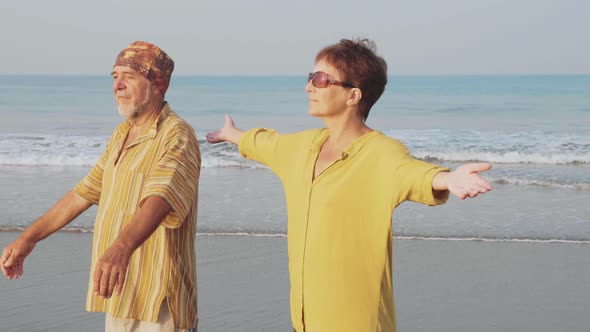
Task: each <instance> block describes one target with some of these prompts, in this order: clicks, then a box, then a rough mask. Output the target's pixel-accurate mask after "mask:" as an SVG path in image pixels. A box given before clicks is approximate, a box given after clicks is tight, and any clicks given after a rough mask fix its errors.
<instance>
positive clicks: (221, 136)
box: [206, 115, 244, 144]
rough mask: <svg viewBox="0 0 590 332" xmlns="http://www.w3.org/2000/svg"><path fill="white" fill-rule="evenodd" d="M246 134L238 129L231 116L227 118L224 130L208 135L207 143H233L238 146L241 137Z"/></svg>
mask: <svg viewBox="0 0 590 332" xmlns="http://www.w3.org/2000/svg"><path fill="white" fill-rule="evenodd" d="M243 133H244V132H243V131H242V130H240V129H238V128H236V126H235V124H234V120H232V118H231V117H230V116H229V115H226V116H225V123H224V125H223V128H221V129H218V130H216V131H213V132H210V133H208V134H207V136H206V137H207V142H209V143H220V142H226V141H227V142H231V143H234V144H238V141H239V140H240V137H241V136H242V134H243Z"/></svg>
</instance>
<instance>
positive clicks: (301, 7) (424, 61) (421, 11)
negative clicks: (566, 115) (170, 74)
mask: <svg viewBox="0 0 590 332" xmlns="http://www.w3.org/2000/svg"><path fill="white" fill-rule="evenodd" d="M588 13H590V1H588V0H509V1H508V0H445V1H443V0H405V1H399V0H378V1H377V0H376V1H370V0H367V1H349V0H339V1H334V0H328V1H321V0H292V1H284V0H248V1H245V0H243V1H238V0H235V1H226V0H168V1H154V0H141V1H138V0H122V1H121V0H117V1H115V0H97V1H84V0H50V1H48V0H20V1H15V0H4V1H1V2H0V31H2V32H1V33H0V45H1V49H0V52H1V54H2V57H1V58H0V59H1V60H0V75H10V74H64V75H77V74H91V75H103V74H106V75H108V74H110V70H111V68H112V64H113V62H114V59H115V57H116V56H117V54H118V53H119V51H120V50H121V49H122V48H124V47H125V46H126V45H128V44H130V43H131V42H133V41H135V40H145V41H149V42H152V43H154V44H156V45H158V46H160V47H161V48H162V49H163V50H164V51H166V52H167V53H168V54H169V55H170V56H171V57H172V58H173V59H174V61H175V63H176V69H175V72H174V73H175V75H248V76H250V75H265V76H266V75H305V73H307V72H309V71H310V70H311V69H312V67H313V64H314V63H313V62H314V57H315V54H316V53H317V52H318V51H319V50H320V49H321V48H323V47H324V46H327V45H329V44H333V43H336V42H338V41H339V40H340V39H342V38H358V37H365V38H370V39H372V40H374V41H375V42H376V44H377V51H378V53H379V54H380V55H381V56H383V57H384V58H385V60H386V61H387V63H388V65H389V74H390V75H521V74H522V75H528V74H590V19H588V15H589V14H588Z"/></svg>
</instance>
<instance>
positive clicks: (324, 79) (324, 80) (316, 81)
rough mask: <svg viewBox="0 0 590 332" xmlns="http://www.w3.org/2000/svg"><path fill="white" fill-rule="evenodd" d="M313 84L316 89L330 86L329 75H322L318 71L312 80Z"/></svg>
mask: <svg viewBox="0 0 590 332" xmlns="http://www.w3.org/2000/svg"><path fill="white" fill-rule="evenodd" d="M311 84H313V86H315V87H316V88H325V87H327V86H328V75H327V74H326V73H322V72H321V71H317V72H315V73H313V76H312V78H311Z"/></svg>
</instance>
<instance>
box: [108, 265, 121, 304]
mask: <svg viewBox="0 0 590 332" xmlns="http://www.w3.org/2000/svg"><path fill="white" fill-rule="evenodd" d="M118 275H119V273H117V272H115V271H113V272H111V275H110V277H109V282H108V285H107V294H106V297H107V298H110V297H111V296H112V295H113V290H114V289H115V285H116V284H117V280H118V278H117V276H118Z"/></svg>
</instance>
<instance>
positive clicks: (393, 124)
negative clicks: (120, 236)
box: [0, 75, 590, 243]
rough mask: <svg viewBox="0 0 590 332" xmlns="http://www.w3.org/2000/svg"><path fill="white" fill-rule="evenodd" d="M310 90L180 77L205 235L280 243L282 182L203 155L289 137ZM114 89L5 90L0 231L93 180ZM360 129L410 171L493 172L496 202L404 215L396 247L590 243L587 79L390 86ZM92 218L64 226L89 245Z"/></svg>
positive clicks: (34, 85)
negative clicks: (484, 168)
mask: <svg viewBox="0 0 590 332" xmlns="http://www.w3.org/2000/svg"><path fill="white" fill-rule="evenodd" d="M305 84H306V77H305V76H301V77H299V76H286V77H280V76H276V77H275V76H268V77H232V76H212V77H205V76H198V77H197V76H195V77H193V76H176V77H173V79H172V82H171V85H170V88H169V90H168V93H167V97H166V100H167V101H168V102H169V104H170V106H171V107H172V109H173V110H174V111H175V112H176V113H178V114H179V115H180V116H182V117H183V118H185V119H186V120H187V121H188V122H189V123H190V124H191V125H192V126H193V128H194V129H195V132H196V134H197V137H198V140H199V144H200V148H201V152H202V159H203V160H202V172H201V180H200V188H199V214H198V232H199V233H200V234H201V235H241V236H285V234H286V224H287V222H286V215H287V214H286V207H285V201H284V193H283V190H282V187H281V183H280V181H279V180H278V178H277V177H276V176H275V175H274V174H273V173H272V172H271V171H270V170H269V169H267V168H266V167H264V166H262V165H260V164H257V163H255V162H252V161H249V160H246V159H244V158H242V157H241V156H240V155H239V153H238V151H237V149H236V147H235V146H233V145H231V144H228V143H222V144H216V145H213V144H209V143H207V141H206V140H205V135H206V134H207V132H210V131H213V130H216V129H217V128H219V127H221V126H222V125H223V116H224V115H225V114H229V115H231V116H232V117H233V119H234V121H235V123H236V126H238V127H240V128H242V129H248V128H251V127H266V128H273V129H276V130H278V131H279V132H282V133H292V132H297V131H301V130H305V129H309V128H318V127H322V126H323V123H322V122H321V121H320V120H318V119H316V118H313V117H311V116H309V115H308V114H307V111H308V100H307V95H306V92H305V90H304V86H305ZM111 86H112V84H111V78H110V76H109V75H104V76H33V75H23V76H0V119H1V120H0V187H1V188H2V189H1V190H0V211H2V212H1V213H2V214H1V217H0V231H19V230H22V229H24V228H26V227H27V225H29V224H30V223H31V222H33V221H34V220H35V218H37V217H38V216H40V215H41V214H42V213H43V212H44V211H45V210H47V209H48V208H49V207H50V206H51V205H52V204H53V203H54V202H55V201H56V200H57V199H59V198H60V197H61V196H62V195H63V194H64V193H66V192H67V191H68V190H71V189H72V188H73V186H74V185H75V184H76V183H77V182H78V181H79V180H80V179H81V178H82V177H83V176H84V175H85V174H86V173H87V172H88V171H89V170H90V169H91V167H92V166H93V164H94V163H95V162H96V160H97V158H98V156H99V155H100V154H101V153H102V151H103V150H104V149H105V145H106V142H107V139H108V137H109V135H110V134H111V132H112V131H113V129H114V128H115V126H116V125H117V124H118V123H119V122H121V121H122V118H121V117H120V116H119V115H118V112H117V109H116V106H115V103H114V98H113V93H112V87H111ZM367 124H368V125H369V126H370V127H371V128H373V129H376V130H379V131H381V132H383V133H384V134H386V135H388V136H391V137H393V138H396V139H399V140H401V141H402V142H403V143H404V144H406V145H407V146H408V148H409V149H410V151H411V153H412V155H413V156H414V157H415V158H419V159H422V160H426V161H428V162H431V163H435V164H439V165H443V166H447V167H451V168H456V167H457V166H458V165H460V164H463V163H467V162H479V161H485V162H490V163H492V165H493V167H492V169H491V170H490V171H488V172H486V173H483V174H482V176H483V177H485V178H486V179H487V180H488V181H490V182H491V183H492V185H493V186H494V189H493V190H492V191H491V192H489V193H486V194H485V195H481V196H479V197H477V198H475V199H466V200H461V199H458V198H455V197H452V198H451V199H450V200H449V202H448V203H447V204H445V205H443V206H437V207H427V206H423V205H420V204H416V203H410V202H408V203H403V204H402V205H401V206H400V207H398V209H396V211H395V213H394V215H393V217H392V225H393V232H394V236H395V237H399V238H412V239H424V240H429V239H437V240H440V239H446V240H450V241H466V240H467V241H532V242H573V243H590V75H579V76H575V75H571V76H567V75H548V76H542V75H537V76H391V77H389V82H388V85H387V88H386V90H385V92H384V94H383V96H382V97H381V99H380V100H379V101H378V102H377V103H376V104H375V106H374V107H373V109H372V110H371V113H370V115H369V118H368V121H367ZM95 214H96V208H91V209H89V210H88V211H87V212H85V213H84V214H83V215H81V216H80V217H78V218H77V219H76V220H75V221H74V222H72V223H71V224H69V225H67V226H66V227H65V228H64V231H67V232H92V229H93V222H94V216H95Z"/></svg>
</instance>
